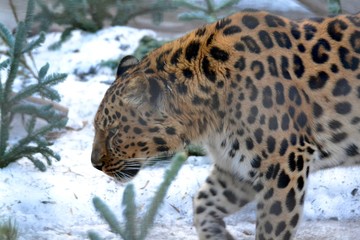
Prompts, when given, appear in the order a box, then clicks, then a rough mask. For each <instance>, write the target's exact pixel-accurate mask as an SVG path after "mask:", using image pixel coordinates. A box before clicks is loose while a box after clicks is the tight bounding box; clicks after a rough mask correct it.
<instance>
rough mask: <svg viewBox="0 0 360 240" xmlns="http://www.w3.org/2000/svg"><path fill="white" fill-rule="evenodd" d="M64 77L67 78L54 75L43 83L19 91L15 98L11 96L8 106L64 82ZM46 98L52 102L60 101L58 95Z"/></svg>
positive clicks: (61, 75) (64, 75)
mask: <svg viewBox="0 0 360 240" xmlns="http://www.w3.org/2000/svg"><path fill="white" fill-rule="evenodd" d="M66 77H67V75H66V74H61V73H54V74H52V75H50V76H48V77H46V78H45V79H44V80H43V81H41V82H39V83H38V84H32V85H29V86H27V87H26V88H25V89H23V90H20V91H19V92H18V93H17V94H16V95H15V96H13V97H12V98H11V99H10V100H9V104H10V105H15V104H17V103H18V102H19V101H21V100H22V99H24V98H27V97H29V96H31V95H33V94H34V93H37V92H42V91H43V90H44V89H46V88H47V87H49V86H53V85H56V84H57V83H59V82H61V81H63V80H65V78H66ZM46 97H48V98H49V99H51V100H53V101H54V100H55V101H60V96H59V95H56V96H54V95H51V94H49V95H48V96H46Z"/></svg>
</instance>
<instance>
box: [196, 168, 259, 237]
mask: <svg viewBox="0 0 360 240" xmlns="http://www.w3.org/2000/svg"><path fill="white" fill-rule="evenodd" d="M254 193H255V191H254V190H253V189H252V187H251V185H250V184H249V183H246V182H241V181H239V180H235V179H234V178H233V177H231V175H229V174H225V173H223V172H221V171H218V170H217V169H216V167H215V168H214V169H213V170H212V172H211V174H210V176H209V177H208V178H207V179H206V182H205V184H204V185H203V186H202V187H201V189H200V190H199V192H198V193H197V195H196V196H195V198H194V223H195V227H196V230H197V233H198V236H199V239H201V240H204V239H210V240H215V239H216V240H226V239H227V240H230V239H234V238H233V237H232V236H231V234H230V233H229V232H228V231H227V230H226V226H225V222H224V220H223V218H224V217H226V216H228V215H230V214H232V213H234V212H237V211H238V210H239V209H240V208H241V207H243V206H244V205H245V204H247V203H248V202H251V201H252V200H253V199H254Z"/></svg>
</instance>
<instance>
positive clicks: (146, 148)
mask: <svg viewBox="0 0 360 240" xmlns="http://www.w3.org/2000/svg"><path fill="white" fill-rule="evenodd" d="M139 65H140V63H139V62H138V60H137V59H136V58H134V57H132V56H127V57H125V58H123V60H122V61H121V62H120V64H119V66H118V69H117V79H116V81H115V82H114V83H113V84H112V86H111V87H110V88H109V89H108V90H107V92H106V93H105V96H104V98H103V100H102V102H101V104H100V106H99V109H98V111H97V113H96V116H95V120H94V128H95V138H94V143H93V150H92V154H91V162H92V164H93V166H94V167H95V168H97V169H99V170H101V171H103V172H104V173H106V174H108V175H110V176H112V177H115V178H116V179H117V180H119V181H121V182H126V181H128V180H130V179H132V178H133V177H134V176H135V175H136V174H137V173H138V172H139V170H140V169H141V167H142V166H144V165H145V164H146V162H147V161H148V160H149V159H152V158H154V157H158V156H164V155H169V154H170V153H173V152H174V151H176V150H177V149H178V148H179V147H182V146H183V143H184V142H185V141H186V140H185V139H184V132H185V130H184V129H185V127H184V126H182V124H181V123H179V122H178V121H176V120H175V119H174V118H173V117H171V116H170V115H169V114H167V111H166V109H165V107H164V105H165V103H164V102H165V99H164V89H163V88H162V87H161V86H160V84H158V83H157V80H155V79H151V76H150V78H149V75H147V74H146V73H145V72H144V71H143V70H142V69H143V68H144V67H143V66H139Z"/></svg>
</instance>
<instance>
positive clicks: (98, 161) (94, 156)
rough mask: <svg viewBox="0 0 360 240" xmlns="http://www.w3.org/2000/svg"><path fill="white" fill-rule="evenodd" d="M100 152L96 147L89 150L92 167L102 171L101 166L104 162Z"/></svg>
mask: <svg viewBox="0 0 360 240" xmlns="http://www.w3.org/2000/svg"><path fill="white" fill-rule="evenodd" d="M102 158H103V156H102V154H100V152H99V151H98V150H97V149H93V150H92V152H91V163H92V165H93V167H94V168H96V169H97V170H100V171H102V168H103V166H104V162H103V161H102Z"/></svg>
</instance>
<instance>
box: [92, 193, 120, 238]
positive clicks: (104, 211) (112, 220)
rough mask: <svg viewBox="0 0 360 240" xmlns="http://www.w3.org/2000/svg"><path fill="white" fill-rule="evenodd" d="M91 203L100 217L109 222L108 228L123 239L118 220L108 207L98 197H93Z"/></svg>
mask: <svg viewBox="0 0 360 240" xmlns="http://www.w3.org/2000/svg"><path fill="white" fill-rule="evenodd" d="M93 204H94V206H95V209H96V210H97V211H98V212H99V213H100V215H101V217H102V218H104V219H105V221H106V222H107V223H108V224H109V226H110V229H111V230H112V231H113V232H115V233H117V234H119V235H120V236H121V237H122V238H123V239H126V238H125V236H126V235H125V234H124V230H123V229H121V227H120V222H119V220H118V219H117V218H116V216H115V215H114V214H113V212H112V211H111V210H110V208H109V207H108V206H107V205H106V204H105V203H104V202H103V201H102V200H101V199H100V198H99V197H94V198H93Z"/></svg>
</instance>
